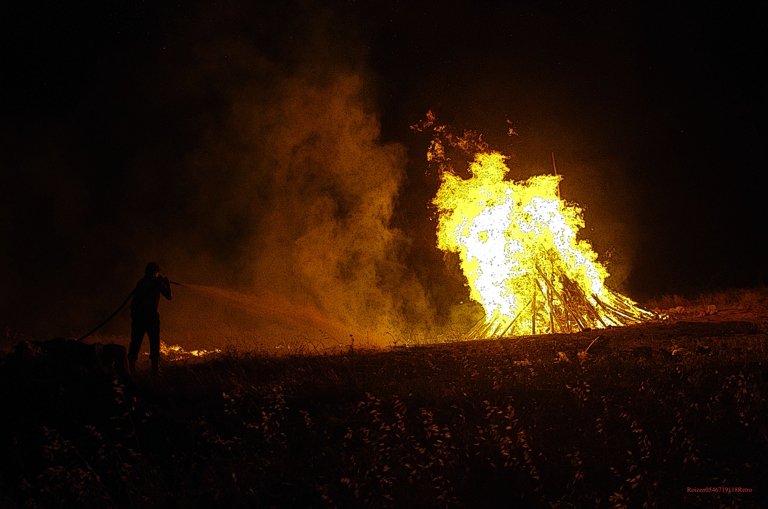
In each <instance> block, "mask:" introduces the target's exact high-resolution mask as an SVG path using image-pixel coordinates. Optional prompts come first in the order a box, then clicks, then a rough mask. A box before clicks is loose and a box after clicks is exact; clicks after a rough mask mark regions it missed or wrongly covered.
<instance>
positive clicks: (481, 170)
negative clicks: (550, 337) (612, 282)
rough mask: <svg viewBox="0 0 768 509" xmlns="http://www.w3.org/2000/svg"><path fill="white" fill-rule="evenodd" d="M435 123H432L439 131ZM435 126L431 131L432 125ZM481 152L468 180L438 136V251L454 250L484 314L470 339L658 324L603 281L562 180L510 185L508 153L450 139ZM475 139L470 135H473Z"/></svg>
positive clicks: (433, 153)
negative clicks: (562, 190) (580, 236)
mask: <svg viewBox="0 0 768 509" xmlns="http://www.w3.org/2000/svg"><path fill="white" fill-rule="evenodd" d="M433 123H434V117H428V123H427V124H425V125H426V126H433ZM433 127H434V126H433ZM435 132H436V133H437V134H438V135H441V136H443V138H444V139H447V141H448V143H451V144H452V145H453V146H457V147H459V148H460V149H462V150H464V151H465V152H469V151H470V149H472V151H474V152H475V155H474V160H473V161H472V162H471V164H470V165H469V169H468V173H469V178H462V177H461V176H459V175H457V174H456V173H455V172H454V170H453V169H452V168H451V166H450V165H448V164H447V161H448V159H447V158H446V156H445V154H446V148H445V146H444V145H443V142H442V141H441V140H439V139H438V140H436V141H434V142H433V143H432V145H431V147H430V153H429V155H428V159H429V160H430V161H433V162H438V163H440V165H441V166H440V177H441V185H440V188H439V189H438V191H437V194H436V196H435V198H434V200H433V203H434V205H435V206H436V208H437V211H438V214H439V222H438V227H437V236H438V241H437V245H438V247H439V248H440V249H442V250H444V251H449V252H454V253H457V254H458V255H459V257H460V260H461V268H462V270H463V272H464V275H465V276H466V278H467V281H468V284H469V289H470V298H471V299H472V300H474V301H475V302H478V303H479V304H481V305H482V307H483V309H484V310H485V317H484V318H483V319H481V320H480V321H478V322H477V323H476V324H475V326H474V327H472V329H471V330H470V331H469V332H468V336H469V337H470V338H493V337H501V336H509V335H523V334H546V333H555V332H566V333H569V332H576V331H583V330H587V329H602V328H606V327H609V326H621V325H629V324H636V323H640V322H644V321H647V320H651V319H655V318H656V315H655V314H654V313H652V312H651V311H648V310H645V309H642V308H641V307H639V306H638V305H637V304H636V303H635V302H634V301H632V300H631V299H629V298H628V297H625V296H624V295H621V294H619V293H617V292H614V291H612V290H610V289H609V288H607V287H606V286H605V285H604V281H605V279H606V278H607V277H608V272H607V270H606V269H605V267H604V266H603V265H602V264H600V262H598V260H597V254H596V253H595V252H594V251H593V249H592V246H591V244H590V243H589V242H587V241H586V240H579V239H578V238H577V234H578V232H579V230H580V229H581V228H583V227H584V220H583V217H582V212H581V209H580V208H579V207H578V206H576V205H575V204H571V203H566V202H565V201H563V200H562V199H561V198H560V193H559V183H560V180H561V177H560V176H559V175H538V176H534V177H531V178H530V179H528V180H526V181H524V182H517V181H513V180H509V179H508V178H507V177H508V172H509V169H508V168H507V166H506V164H505V156H503V155H502V154H500V153H498V152H494V151H491V150H489V149H488V147H487V145H486V144H485V143H484V142H482V140H481V139H480V138H479V137H477V139H476V140H475V142H473V140H471V139H469V137H468V136H467V133H465V136H464V137H461V138H460V140H461V143H459V142H458V140H459V138H456V137H454V138H450V137H445V136H444V134H445V130H444V127H441V128H440V129H437V128H435ZM470 134H471V133H470Z"/></svg>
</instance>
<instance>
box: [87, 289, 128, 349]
mask: <svg viewBox="0 0 768 509" xmlns="http://www.w3.org/2000/svg"><path fill="white" fill-rule="evenodd" d="M134 291H135V290H131V293H129V294H128V296H127V297H126V298H125V300H124V301H123V303H122V304H120V305H119V306H118V307H117V309H115V310H114V311H113V312H112V314H111V315H109V316H108V317H106V318H105V319H104V320H103V321H102V322H101V323H100V324H99V325H97V326H96V327H94V328H93V329H91V330H90V331H89V332H88V333H86V334H83V335H82V336H80V337H79V338H77V340H78V341H82V340H84V339H85V338H87V337H88V336H90V335H91V334H93V333H94V332H96V331H97V330H99V329H101V328H102V327H104V326H105V325H106V324H107V322H109V321H110V320H111V319H113V318H114V317H115V316H117V314H118V313H119V312H120V311H122V310H123V308H124V307H125V305H126V304H128V301H129V300H131V297H133V292H134Z"/></svg>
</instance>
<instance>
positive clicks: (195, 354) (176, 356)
mask: <svg viewBox="0 0 768 509" xmlns="http://www.w3.org/2000/svg"><path fill="white" fill-rule="evenodd" d="M217 353H221V350H220V349H219V348H214V349H213V350H206V349H204V348H197V349H194V350H187V349H185V348H184V347H183V346H181V345H168V344H166V343H165V342H164V341H160V354H161V355H162V356H163V357H164V358H166V359H167V360H169V361H183V360H189V359H200V358H202V357H208V356H210V355H214V354H217Z"/></svg>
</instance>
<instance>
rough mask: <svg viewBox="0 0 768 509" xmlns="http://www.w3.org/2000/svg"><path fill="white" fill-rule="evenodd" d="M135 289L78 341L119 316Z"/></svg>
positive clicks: (175, 283)
mask: <svg viewBox="0 0 768 509" xmlns="http://www.w3.org/2000/svg"><path fill="white" fill-rule="evenodd" d="M168 282H169V283H170V284H172V285H177V286H184V285H183V284H181V283H177V282H176V281H168ZM135 291H136V290H135V289H134V290H131V293H129V294H128V296H127V297H126V298H125V300H124V301H123V302H122V304H120V305H119V306H117V309H115V310H114V311H113V312H112V314H111V315H109V316H108V317H106V318H105V319H104V320H102V321H101V323H99V325H97V326H96V327H94V328H93V329H91V330H90V331H88V332H87V333H86V334H83V335H82V336H80V337H79V338H77V340H78V341H82V340H84V339H85V338H87V337H88V336H90V335H91V334H93V333H94V332H96V331H97V330H99V329H101V328H102V327H104V326H105V325H106V324H107V323H108V322H109V321H110V320H111V319H113V318H114V317H115V316H117V314H118V313H119V312H120V311H122V310H123V308H124V307H125V305H126V304H128V301H130V300H131V297H133V292H135Z"/></svg>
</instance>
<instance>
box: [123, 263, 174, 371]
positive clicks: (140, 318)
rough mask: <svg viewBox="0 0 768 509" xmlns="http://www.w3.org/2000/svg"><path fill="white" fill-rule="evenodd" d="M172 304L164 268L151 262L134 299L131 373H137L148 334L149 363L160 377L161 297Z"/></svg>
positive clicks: (132, 300)
mask: <svg viewBox="0 0 768 509" xmlns="http://www.w3.org/2000/svg"><path fill="white" fill-rule="evenodd" d="M161 295H162V296H163V297H165V298H166V299H168V300H171V299H172V298H173V294H172V293H171V282H170V281H169V280H168V278H167V277H165V276H163V275H162V274H160V266H159V265H158V264H156V263H155V262H149V263H148V264H147V267H146V269H144V277H143V278H141V279H140V280H139V282H138V283H136V288H135V289H134V290H133V297H132V299H131V345H130V347H129V348H128V369H129V370H130V372H131V373H133V372H134V370H135V369H136V359H137V358H138V357H139V350H141V343H142V341H143V340H144V335H145V334H146V335H147V337H148V338H149V360H150V361H151V363H152V373H154V374H157V373H158V367H159V366H158V363H159V361H160V313H159V312H158V311H157V308H158V305H159V304H160V296H161Z"/></svg>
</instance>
